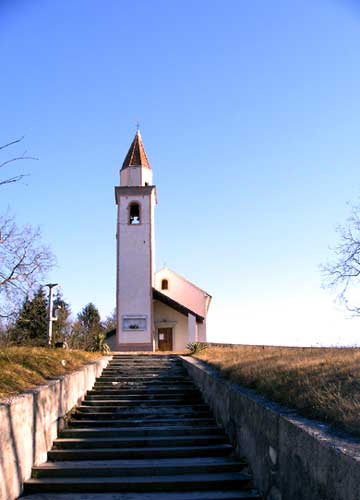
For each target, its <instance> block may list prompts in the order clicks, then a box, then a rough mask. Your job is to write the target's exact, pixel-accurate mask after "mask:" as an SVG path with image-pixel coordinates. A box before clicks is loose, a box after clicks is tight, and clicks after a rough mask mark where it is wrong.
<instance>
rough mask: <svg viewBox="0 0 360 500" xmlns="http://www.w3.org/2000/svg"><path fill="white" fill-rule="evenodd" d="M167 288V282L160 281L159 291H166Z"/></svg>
mask: <svg viewBox="0 0 360 500" xmlns="http://www.w3.org/2000/svg"><path fill="white" fill-rule="evenodd" d="M168 288H169V282H168V280H161V290H167V289H168Z"/></svg>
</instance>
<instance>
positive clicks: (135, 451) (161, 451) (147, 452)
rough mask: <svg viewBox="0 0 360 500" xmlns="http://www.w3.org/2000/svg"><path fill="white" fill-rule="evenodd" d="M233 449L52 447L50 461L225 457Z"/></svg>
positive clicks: (196, 447) (215, 446) (208, 446)
mask: <svg viewBox="0 0 360 500" xmlns="http://www.w3.org/2000/svg"><path fill="white" fill-rule="evenodd" d="M232 451H233V449H232V446H231V445H230V444H216V445H204V446H177V447H172V448H171V449H169V448H167V447H154V448H150V447H146V448H97V449H91V448H78V449H76V448H74V449H62V450H59V449H51V450H50V451H48V460H50V461H59V460H60V461H69V460H77V461H78V460H120V459H125V460H133V459H146V458H152V459H159V458H185V457H187V458H195V457H223V456H229V455H230V454H231V453H232Z"/></svg>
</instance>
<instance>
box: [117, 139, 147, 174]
mask: <svg viewBox="0 0 360 500" xmlns="http://www.w3.org/2000/svg"><path fill="white" fill-rule="evenodd" d="M139 165H140V166H142V167H147V168H150V169H151V167H150V163H149V161H148V159H147V156H146V153H145V149H144V145H143V143H142V139H141V135H140V132H139V130H138V131H137V132H136V135H135V137H134V140H133V141H132V143H131V146H130V148H129V151H128V153H127V155H126V157H125V160H124V163H123V165H122V167H121V170H122V169H124V168H127V167H134V166H139Z"/></svg>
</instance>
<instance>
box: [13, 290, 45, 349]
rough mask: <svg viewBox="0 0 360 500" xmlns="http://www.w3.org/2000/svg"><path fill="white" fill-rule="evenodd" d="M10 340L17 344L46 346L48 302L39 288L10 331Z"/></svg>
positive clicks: (27, 300) (20, 312) (24, 305)
mask: <svg viewBox="0 0 360 500" xmlns="http://www.w3.org/2000/svg"><path fill="white" fill-rule="evenodd" d="M10 339H11V341H12V342H15V343H16V344H31V345H34V346H45V345H46V339H47V300H46V297H45V293H44V290H43V289H42V288H39V289H38V290H37V292H36V293H35V295H34V297H33V299H29V298H27V299H26V300H25V302H24V303H23V305H22V308H21V309H20V311H19V314H18V317H17V320H16V322H15V324H14V326H13V328H12V329H11V331H10Z"/></svg>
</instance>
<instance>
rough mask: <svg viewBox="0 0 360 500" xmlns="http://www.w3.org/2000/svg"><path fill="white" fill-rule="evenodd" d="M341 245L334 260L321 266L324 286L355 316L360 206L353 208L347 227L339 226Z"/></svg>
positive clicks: (359, 269)
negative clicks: (354, 295) (354, 292)
mask: <svg viewBox="0 0 360 500" xmlns="http://www.w3.org/2000/svg"><path fill="white" fill-rule="evenodd" d="M337 232H338V234H339V236H340V240H339V243H338V244H337V245H336V246H335V247H334V248H333V251H334V259H333V260H332V261H330V262H328V263H326V264H325V265H322V266H321V271H322V274H323V285H324V287H326V288H331V289H334V290H336V291H337V292H338V295H337V297H338V300H339V301H340V302H341V303H342V304H343V305H345V307H346V308H347V309H348V310H349V311H351V312H353V313H354V314H360V305H357V304H353V303H352V302H353V300H352V299H351V298H350V296H351V292H352V291H354V288H356V286H358V285H360V206H353V207H352V209H351V214H350V217H349V218H348V219H347V223H346V225H343V226H338V227H337Z"/></svg>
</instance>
